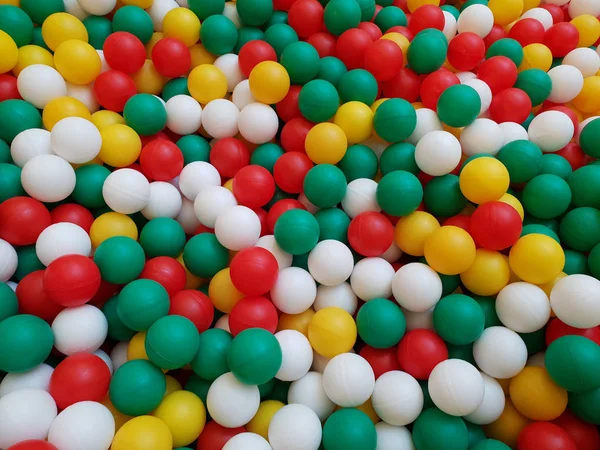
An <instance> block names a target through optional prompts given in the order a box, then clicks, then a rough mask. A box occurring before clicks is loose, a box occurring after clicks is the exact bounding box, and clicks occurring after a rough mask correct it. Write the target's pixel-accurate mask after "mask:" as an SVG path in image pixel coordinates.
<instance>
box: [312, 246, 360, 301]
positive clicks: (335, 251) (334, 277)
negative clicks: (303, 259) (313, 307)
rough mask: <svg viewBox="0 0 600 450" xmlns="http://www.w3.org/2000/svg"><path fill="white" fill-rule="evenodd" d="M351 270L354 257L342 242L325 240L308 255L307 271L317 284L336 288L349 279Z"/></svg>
mask: <svg viewBox="0 0 600 450" xmlns="http://www.w3.org/2000/svg"><path fill="white" fill-rule="evenodd" d="M353 269H354V256H353V255H352V252H351V251H350V249H349V248H348V247H347V246H346V244H344V243H343V242H340V241H336V240H334V239H326V240H324V241H321V242H319V243H318V244H317V245H316V246H315V248H313V249H312V250H311V252H310V253H309V254H308V271H309V272H310V274H311V275H312V277H313V278H314V279H315V281H316V282H317V283H319V284H323V285H325V286H337V285H338V284H340V283H343V282H344V281H346V280H347V279H348V278H349V277H350V275H351V274H352V270H353ZM315 295H316V293H315Z"/></svg>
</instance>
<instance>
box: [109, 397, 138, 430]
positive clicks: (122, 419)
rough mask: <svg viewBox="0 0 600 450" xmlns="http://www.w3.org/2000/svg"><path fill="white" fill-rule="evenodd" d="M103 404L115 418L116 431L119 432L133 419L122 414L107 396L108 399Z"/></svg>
mask: <svg viewBox="0 0 600 450" xmlns="http://www.w3.org/2000/svg"><path fill="white" fill-rule="evenodd" d="M102 404H103V405H104V406H106V408H107V409H108V410H109V411H110V413H111V414H112V416H113V418H114V419H115V431H119V430H120V429H121V427H122V426H123V425H125V423H126V422H128V421H129V420H131V419H132V418H133V417H131V416H126V415H125V414H123V413H122V412H120V411H119V410H118V409H117V408H115V405H113V404H112V402H111V401H110V397H109V396H108V395H107V396H106V398H105V399H104V400H103V401H102Z"/></svg>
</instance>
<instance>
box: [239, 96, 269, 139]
mask: <svg viewBox="0 0 600 450" xmlns="http://www.w3.org/2000/svg"><path fill="white" fill-rule="evenodd" d="M238 127H239V131H240V134H241V135H242V137H243V138H244V139H246V140H247V141H248V142H250V143H253V144H264V143H266V142H269V141H271V140H272V139H273V138H274V137H275V135H276V134H277V130H278V127H279V120H278V118H277V113H276V112H275V111H274V110H273V108H271V107H270V106H267V105H263V104H262V103H250V104H249V105H246V106H245V107H244V109H242V110H241V111H240V115H239V119H238Z"/></svg>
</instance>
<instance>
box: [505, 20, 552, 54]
mask: <svg viewBox="0 0 600 450" xmlns="http://www.w3.org/2000/svg"><path fill="white" fill-rule="evenodd" d="M545 34H546V29H545V28H544V25H543V24H542V22H540V21H539V20H537V19H531V18H526V19H521V20H518V21H517V22H516V23H515V24H514V25H513V26H512V28H511V29H510V31H509V32H508V37H509V38H511V39H514V40H515V41H517V42H518V43H519V44H521V45H522V46H523V47H525V46H526V45H529V44H536V43H537V44H541V43H542V42H544V36H545Z"/></svg>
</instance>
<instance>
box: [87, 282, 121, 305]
mask: <svg viewBox="0 0 600 450" xmlns="http://www.w3.org/2000/svg"><path fill="white" fill-rule="evenodd" d="M118 288H119V287H118V286H117V285H116V284H112V283H109V282H108V281H105V280H102V281H101V282H100V288H98V292H96V295H94V297H93V298H92V299H91V300H90V301H89V302H88V304H89V305H94V306H95V307H96V308H102V307H103V306H104V304H105V303H106V302H107V301H108V300H109V299H110V298H111V297H113V296H114V295H116V294H117V291H118Z"/></svg>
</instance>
